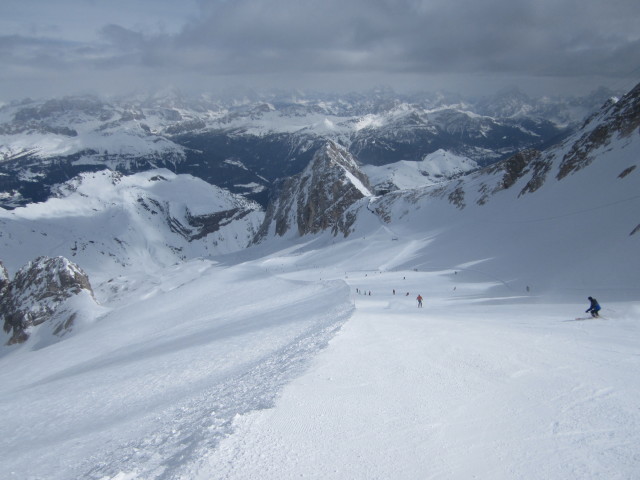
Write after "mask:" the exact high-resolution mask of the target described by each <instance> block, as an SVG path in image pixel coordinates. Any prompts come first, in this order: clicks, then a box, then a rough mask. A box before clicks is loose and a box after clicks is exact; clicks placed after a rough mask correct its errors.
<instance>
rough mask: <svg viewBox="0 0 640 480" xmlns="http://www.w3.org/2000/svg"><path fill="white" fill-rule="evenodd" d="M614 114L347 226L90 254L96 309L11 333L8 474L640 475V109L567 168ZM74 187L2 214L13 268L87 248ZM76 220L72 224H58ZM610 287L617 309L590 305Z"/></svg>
mask: <svg viewBox="0 0 640 480" xmlns="http://www.w3.org/2000/svg"><path fill="white" fill-rule="evenodd" d="M610 108H611V107H610ZM609 112H611V110H609ZM607 115H608V114H604V115H603V117H601V118H600V119H595V120H594V122H596V123H592V124H591V126H590V127H587V128H588V129H589V130H585V131H584V132H582V133H583V134H584V135H586V136H585V137H580V134H578V135H577V136H576V137H574V138H573V139H572V140H570V141H568V142H567V143H565V144H563V145H561V146H559V147H558V148H557V149H554V150H551V151H548V152H543V153H540V154H533V155H529V156H527V157H526V159H525V158H524V157H523V158H522V159H520V160H518V159H516V160H515V161H516V162H524V163H522V164H519V163H517V164H514V163H505V164H502V165H499V166H497V167H496V168H492V169H489V170H486V171H484V172H477V173H474V174H472V175H471V176H467V177H461V178H460V179H459V180H454V181H453V182H450V183H446V184H440V185H432V186H427V187H420V188H418V189H415V188H413V189H410V190H398V191H396V192H391V193H389V194H387V195H385V196H382V197H373V196H365V197H364V198H360V199H359V200H357V202H356V203H355V204H354V207H353V208H354V210H353V213H354V214H356V221H355V223H354V224H353V226H352V228H351V233H350V234H349V236H348V237H346V238H342V237H341V236H333V235H331V234H330V233H329V232H324V233H321V234H317V235H306V236H302V237H297V238H295V237H286V238H284V237H276V238H273V237H271V238H268V239H267V240H266V241H264V242H263V243H261V244H259V245H256V246H253V247H250V248H246V249H241V248H236V249H230V250H226V251H221V252H218V253H226V254H225V255H217V256H215V257H208V256H207V258H197V257H198V255H202V256H205V255H206V252H203V251H202V249H201V247H193V250H189V249H188V245H190V244H186V243H185V244H184V245H183V247H184V248H185V250H184V255H185V257H186V258H185V260H182V261H178V260H179V258H177V257H176V256H175V252H174V250H173V249H172V247H173V246H175V245H167V244H165V243H163V242H161V241H158V242H153V243H152V244H151V245H153V251H154V254H153V255H151V256H150V257H147V256H145V255H143V254H142V253H140V254H139V255H134V256H132V257H131V259H130V263H129V264H126V262H125V265H121V264H119V263H117V262H114V261H113V260H112V258H111V257H110V255H108V254H107V255H105V256H101V255H95V254H91V255H86V256H82V255H78V258H75V259H74V261H77V262H78V264H79V266H80V267H82V268H83V269H84V270H85V271H87V272H89V274H90V276H92V275H94V273H95V276H97V277H98V279H96V280H94V278H93V276H92V277H91V280H92V286H93V288H94V291H95V295H96V298H97V299H98V300H99V301H100V302H101V306H100V308H101V309H102V310H101V311H99V312H95V313H96V314H95V315H94V317H93V318H94V321H93V322H92V323H90V324H85V325H84V326H83V328H82V329H80V330H79V331H76V332H74V334H73V335H68V336H67V337H66V338H65V339H64V340H62V341H60V342H57V343H54V344H50V345H48V346H46V348H40V347H41V346H42V339H43V335H44V333H43V332H40V331H39V330H38V331H35V332H34V333H33V335H32V337H30V338H29V340H28V341H27V342H25V343H24V344H21V345H14V346H2V347H1V350H0V412H1V418H0V425H1V426H2V431H3V435H2V436H0V451H1V452H2V455H1V456H0V469H1V471H2V472H4V473H3V474H4V475H5V476H6V477H7V478H20V479H22V478H30V479H45V478H46V479H53V480H58V479H60V480H62V479H65V480H67V479H100V480H125V479H126V480H143V479H144V480H148V479H185V480H186V479H190V480H191V479H202V480H204V479H212V478H221V479H243V480H244V479H289V478H300V477H304V478H317V479H344V478H353V479H375V478H380V479H382V478H398V479H415V478H434V479H435V478H447V479H467V478H473V477H475V478H482V479H492V480H495V479H504V480H507V479H514V478H526V479H540V480H542V479H585V478H607V479H633V478H635V477H636V476H637V473H638V471H640V455H639V453H638V448H637V445H638V443H639V442H640V410H638V406H637V399H638V398H640V379H639V377H638V375H637V372H638V368H639V367H640V342H638V340H639V338H640V277H639V275H640V273H639V272H640V259H639V257H638V255H637V252H638V246H639V243H638V242H640V234H639V233H638V230H639V229H638V228H637V226H638V222H640V219H639V218H638V217H637V212H638V211H640V209H639V208H638V207H640V196H639V195H638V192H639V191H640V188H639V187H640V176H639V175H640V172H639V169H638V168H637V163H638V158H640V141H639V140H640V135H639V132H638V129H637V127H634V128H633V129H632V131H631V132H630V133H628V134H624V135H619V134H618V133H619V132H614V131H611V132H610V133H612V135H610V136H609V137H608V138H607V139H606V141H605V142H604V143H601V144H598V142H591V143H589V144H590V145H591V147H589V148H587V147H585V149H584V152H585V153H587V154H588V155H587V156H586V157H585V158H588V161H587V162H585V163H584V164H582V166H581V168H578V169H573V170H572V173H570V174H569V175H564V176H562V175H559V172H560V170H561V169H562V166H563V163H562V162H563V159H566V158H570V157H568V156H567V155H569V154H570V152H572V151H573V150H572V147H573V146H574V145H576V141H577V140H578V139H579V138H584V139H585V141H586V140H587V139H589V138H591V139H592V140H595V139H597V138H602V136H596V137H591V136H589V135H588V132H594V131H600V132H602V130H598V126H601V125H604V124H603V123H602V122H605V121H609V120H607V119H611V118H612V117H610V116H607ZM616 118H618V117H616ZM598 122H600V123H598ZM584 145H586V143H584ZM541 159H544V160H545V161H547V162H546V163H545V165H542V164H540V163H539V162H538V161H539V160H541ZM527 162H529V163H527ZM518 165H520V167H519V168H515V169H514V166H518ZM543 167H544V168H543ZM541 172H544V175H545V176H544V181H542V182H536V187H537V188H535V189H527V188H525V187H526V186H527V185H530V182H531V181H532V179H533V178H534V177H536V179H537V178H538V176H539V175H541ZM142 178H143V179H146V178H147V177H142ZM147 180H150V179H147ZM147 180H144V181H142V180H141V177H135V178H132V179H130V180H127V181H133V182H135V183H136V184H138V183H140V182H141V181H142V184H143V185H148V183H147ZM177 180H179V181H182V180H184V181H186V179H184V178H182V177H180V178H178V179H177ZM192 180H193V179H191V180H189V182H191V181H192ZM152 185H155V183H152ZM507 186H508V188H507ZM523 191H524V193H522V192H523ZM190 192H191V193H193V196H194V200H195V199H196V198H201V197H199V195H196V193H197V192H196V191H195V190H193V191H192V190H190ZM68 198H71V197H68ZM82 198H85V197H82ZM136 198H140V197H136ZM144 198H149V197H144ZM153 198H155V199H156V200H158V201H159V199H161V198H162V197H161V196H158V197H153ZM187 200H188V199H187ZM50 202H52V203H50ZM57 202H58V200H50V201H49V202H47V203H46V204H43V205H40V206H35V205H34V206H30V207H27V208H26V209H24V210H22V209H16V210H15V211H14V212H15V213H13V214H12V215H13V216H12V217H7V216H3V217H2V221H3V230H2V232H3V237H2V242H1V243H0V258H2V259H3V261H4V263H5V265H6V266H7V270H8V271H9V273H10V274H13V272H15V271H16V270H17V268H19V267H20V266H21V264H22V263H24V262H23V261H22V259H21V258H20V257H21V256H24V255H26V253H24V254H23V253H20V252H23V251H25V252H27V253H28V254H29V255H32V256H35V254H36V253H38V252H39V251H40V250H42V249H43V248H45V245H46V248H47V249H49V250H51V251H53V250H57V249H61V248H68V247H66V246H64V243H65V242H67V243H68V241H69V239H70V238H72V235H71V232H72V230H73V228H75V227H76V226H78V225H80V226H82V225H83V222H84V220H81V218H82V215H78V212H83V211H85V210H82V208H81V207H80V206H79V204H76V205H75V206H74V207H73V208H72V209H69V210H64V209H63V208H62V206H61V205H68V204H66V203H65V204H60V203H57ZM185 202H186V203H189V202H187V201H186V200H185ZM87 203H88V204H89V205H90V202H88V201H87ZM125 204H126V205H128V203H125ZM58 205H60V207H57V206H58ZM54 207H55V208H54ZM30 209H31V210H30ZM172 211H173V210H172ZM206 211H207V212H210V210H206ZM30 212H31V213H30ZM198 213H201V212H198ZM3 215H4V214H3ZM149 216H150V217H149V218H155V217H156V215H153V214H149ZM86 217H87V218H88V219H90V218H92V214H91V207H89V208H88V209H87V210H86ZM181 218H182V217H181ZM27 220H28V221H29V222H34V223H25V222H27ZM60 225H62V226H64V227H65V228H67V229H68V230H69V231H70V233H69V236H68V237H55V236H54V237H52V238H54V239H57V240H56V241H52V242H51V243H46V242H45V243H42V241H41V238H40V237H43V236H44V234H47V236H49V232H52V231H59V229H60V228H61V227H60ZM162 225H165V224H164V223H163V224H162ZM232 225H236V224H235V223H233V224H232ZM105 228H106V227H105ZM158 228H159V227H158ZM57 229H58V230H57ZM31 230H33V231H31ZM29 231H31V235H28V232H29ZM81 231H86V229H85V227H82V229H81ZM154 231H157V230H153V229H151V228H149V229H148V230H147V232H148V233H149V234H151V233H152V232H154ZM160 231H161V232H163V235H168V234H167V232H168V231H169V232H172V230H170V229H166V228H164V227H163V229H161V230H160ZM20 232H22V233H20ZM111 238H112V237H111V236H109V237H108V239H111ZM117 238H120V237H117ZM145 238H146V236H145V235H140V236H135V235H133V234H131V235H130V236H128V237H127V242H129V245H128V248H127V249H126V250H125V251H130V250H134V251H139V252H145V251H146V249H147V248H149V247H148V245H150V244H149V243H144V242H145ZM17 239H19V241H20V242H22V244H21V245H18V244H17V243H16V240H17ZM58 239H59V240H58ZM108 239H107V237H105V241H104V243H105V247H104V248H107V247H109V248H112V247H113V246H114V245H118V244H119V243H118V242H117V241H115V240H108ZM107 240H108V241H107ZM58 242H60V243H58ZM200 245H202V244H200ZM101 248H102V247H101ZM105 251H108V250H105ZM171 252H173V255H174V257H171ZM41 253H45V252H41ZM51 253H52V254H53V253H55V252H51ZM170 258H173V259H174V261H178V263H174V262H169V261H167V259H170ZM140 265H142V266H143V267H144V268H138V267H139V266H140ZM418 294H421V295H422V296H423V297H424V298H425V300H424V307H423V308H418V307H417V304H416V300H415V298H416V296H417V295H418ZM589 295H592V296H595V297H596V298H597V299H598V300H599V301H600V302H601V304H602V306H603V310H602V312H601V314H602V316H603V318H600V319H591V318H590V317H588V316H587V315H586V314H585V313H584V310H586V308H587V306H588V302H587V296H589ZM5 341H6V338H5V339H3V344H4V343H5ZM38 342H39V343H38Z"/></svg>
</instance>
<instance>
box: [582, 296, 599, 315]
mask: <svg viewBox="0 0 640 480" xmlns="http://www.w3.org/2000/svg"><path fill="white" fill-rule="evenodd" d="M588 298H589V301H590V302H591V305H590V306H589V309H588V310H587V311H586V312H585V313H591V316H592V317H593V318H598V317H599V316H600V315H599V314H598V312H599V311H600V304H599V303H598V301H597V300H596V299H595V298H593V297H588Z"/></svg>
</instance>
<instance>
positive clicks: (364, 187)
mask: <svg viewBox="0 0 640 480" xmlns="http://www.w3.org/2000/svg"><path fill="white" fill-rule="evenodd" d="M369 188H370V187H369V182H368V179H367V177H366V175H364V174H363V173H362V171H361V170H360V169H359V167H358V165H357V163H356V162H355V160H354V159H353V157H352V156H351V155H350V154H349V152H347V151H346V150H345V149H344V148H342V147H340V146H339V145H337V144H336V143H333V142H328V143H327V144H326V145H325V146H324V148H323V149H321V150H319V151H318V152H317V153H316V154H315V156H314V157H313V160H312V161H311V163H310V164H309V165H308V166H307V168H305V170H304V171H303V172H301V173H299V174H298V175H295V176H293V177H290V178H288V179H286V180H285V181H284V182H283V184H282V188H281V189H280V190H279V192H278V195H277V197H276V198H275V199H274V200H273V201H272V202H271V203H270V204H269V207H268V209H267V213H266V216H265V221H264V224H263V225H262V227H261V228H260V231H259V232H258V235H257V237H256V241H258V242H259V241H261V240H263V239H264V238H266V237H267V236H270V235H277V236H280V237H282V236H285V235H289V234H291V232H295V235H299V236H302V235H307V234H313V233H319V232H322V231H324V230H329V231H331V233H332V234H333V235H337V234H338V233H342V234H343V235H345V236H347V235H348V233H349V229H350V227H351V225H352V224H353V222H354V221H355V216H354V215H353V214H352V213H350V212H348V210H349V208H350V207H351V206H352V205H353V204H354V203H355V202H357V201H358V200H359V199H361V198H364V197H365V196H370V195H371V193H370V191H369Z"/></svg>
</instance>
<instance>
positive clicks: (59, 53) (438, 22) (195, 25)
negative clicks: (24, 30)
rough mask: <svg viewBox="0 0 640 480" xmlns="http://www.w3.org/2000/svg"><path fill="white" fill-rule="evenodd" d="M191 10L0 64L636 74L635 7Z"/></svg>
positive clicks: (180, 71)
mask: <svg viewBox="0 0 640 480" xmlns="http://www.w3.org/2000/svg"><path fill="white" fill-rule="evenodd" d="M167 1H168V0H167ZM158 2H159V3H158V6H160V5H161V4H163V3H164V1H163V0H158ZM199 6H200V11H199V12H198V14H197V15H196V14H194V15H189V16H185V17H184V18H189V20H188V21H187V23H183V24H182V26H181V28H170V29H169V31H172V32H173V33H171V34H169V33H160V32H158V31H156V32H153V31H149V30H147V31H144V32H143V31H142V30H140V29H137V28H136V27H133V26H131V24H129V26H128V27H125V26H124V24H120V23H118V22H115V23H114V22H113V21H111V22H109V23H107V24H106V25H100V27H99V30H97V31H96V33H98V35H97V36H96V37H95V39H94V40H89V39H87V38H86V35H85V37H83V38H82V40H80V39H77V40H75V41H74V40H69V39H67V40H62V39H60V38H45V37H36V36H34V37H31V38H29V37H27V36H26V34H25V35H24V36H22V35H18V36H16V35H13V36H5V37H0V59H1V60H2V61H3V63H4V64H5V69H8V70H9V71H11V69H12V68H14V67H16V68H17V67H18V66H24V65H26V64H29V65H30V66H31V67H32V68H33V70H36V71H38V70H39V71H40V72H41V74H42V75H43V76H46V74H47V70H48V69H49V70H50V71H54V70H55V71H59V70H61V69H62V68H68V69H70V70H72V71H73V73H74V75H75V78H76V79H77V80H78V81H81V78H82V72H86V74H87V76H88V77H91V78H95V75H94V73H95V71H96V70H101V71H102V72H103V73H104V74H105V75H108V74H112V75H119V74H120V71H121V70H122V69H126V70H127V72H132V71H135V72H136V75H138V76H139V79H138V80H139V81H141V82H142V83H144V79H145V78H146V79H154V80H156V81H158V80H159V79H160V78H161V77H162V76H167V77H171V78H172V79H174V80H175V78H176V77H182V78H184V80H183V81H184V83H189V82H192V83H193V82H194V81H195V80H193V79H195V77H200V79H203V78H206V79H209V80H210V81H211V82H212V81H213V79H214V78H216V77H219V76H226V77H231V76H233V77H235V78H242V77H243V76H250V77H252V78H254V79H256V78H259V77H260V75H274V76H278V77H279V78H281V77H287V76H288V77H289V78H290V80H291V81H292V82H293V81H295V80H296V79H297V78H299V79H301V81H302V79H303V78H304V79H308V78H309V77H314V78H320V77H322V76H325V75H334V76H338V75H352V76H353V75H355V76H359V78H362V76H366V77H369V78H371V79H372V81H375V79H376V78H382V77H384V78H385V80H384V81H388V80H389V79H390V78H393V77H394V76H397V77H400V76H402V75H405V76H406V75H415V76H418V77H419V76H429V75H431V76H433V75H440V76H446V75H461V76H468V77H469V78H470V79H471V77H473V76H475V75H504V76H510V77H525V76H538V77H545V78H554V77H558V78H560V77H563V78H570V77H576V78H577V77H581V76H591V75H598V76H599V77H601V78H603V77H609V78H617V77H619V78H624V77H629V76H630V75H632V72H633V71H634V69H637V68H638V66H640V48H638V46H639V45H638V42H639V41H640V32H639V31H638V28H637V25H638V21H639V20H640V4H638V2H637V1H636V0H633V1H631V0H610V1H609V2H606V4H605V3H604V2H601V1H600V0H580V1H578V0H537V1H535V2H534V1H529V0H527V1H513V0H485V1H482V2H478V1H477V0H457V1H455V2H453V1H451V0H269V1H265V0H200V2H199ZM120 8H122V4H120ZM125 13H126V12H125ZM149 14H150V16H152V15H153V9H151V10H149ZM112 18H113V17H111V19H112ZM122 18H123V19H124V18H126V15H124V13H123V17H122ZM167 18H168V17H166V16H165V17H164V21H166V19H167ZM184 18H183V20H184ZM151 21H152V19H151V18H149V22H151ZM174 27H175V26H174ZM176 32H177V33H176ZM85 33H86V32H85ZM16 75H17V74H16ZM130 78H131V81H132V82H133V81H135V80H136V79H134V78H132V77H130ZM300 86H303V85H300Z"/></svg>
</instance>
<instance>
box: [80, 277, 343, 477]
mask: <svg viewBox="0 0 640 480" xmlns="http://www.w3.org/2000/svg"><path fill="white" fill-rule="evenodd" d="M323 283H326V284H338V283H341V284H343V285H344V287H341V288H340V289H341V290H342V289H348V288H349V287H348V286H347V285H346V284H345V283H344V282H342V281H330V282H323ZM354 310H355V307H354V306H353V304H352V303H351V302H350V300H348V301H345V302H341V303H339V304H336V305H334V306H333V308H331V309H330V310H328V311H326V312H324V313H323V314H322V315H319V316H318V319H317V321H315V322H314V323H313V325H312V326H311V327H310V328H309V329H307V330H306V331H304V332H302V333H301V334H300V335H298V336H297V337H295V338H294V339H292V341H291V342H289V343H288V344H287V345H285V346H284V347H282V348H280V349H278V350H275V351H273V352H270V353H269V354H267V355H265V356H263V357H261V358H259V359H256V360H255V361H253V362H251V363H250V364H249V365H245V366H241V367H240V368H239V369H242V370H244V371H242V372H239V373H237V374H236V375H232V376H230V377H228V378H225V379H223V380H221V381H220V382H219V383H217V384H216V385H214V386H212V387H210V388H208V389H205V390H203V391H202V392H200V393H199V394H198V395H197V396H194V397H191V398H188V399H186V400H183V401H180V402H178V403H177V404H176V405H174V406H172V407H171V408H170V409H169V410H167V411H165V412H162V413H163V414H162V417H163V418H164V419H165V420H166V421H165V422H164V423H163V424H162V425H161V428H159V429H158V428H155V429H154V430H153V432H151V433H150V434H149V435H147V436H145V437H144V438H142V439H140V440H137V441H133V442H128V443H125V444H123V445H120V446H118V447H117V448H116V449H115V450H112V451H107V452H104V453H103V454H102V455H101V457H102V458H95V457H94V458H90V459H87V460H86V461H85V462H84V465H81V466H79V468H78V471H79V472H83V473H81V474H78V475H77V476H75V477H73V478H75V479H77V480H84V479H96V480H98V479H111V478H114V479H115V478H120V476H119V475H123V474H124V475H125V477H124V478H129V477H128V476H126V475H127V474H133V475H135V476H134V477H132V478H140V479H142V478H156V479H166V480H174V479H175V480H178V479H184V478H190V475H189V472H190V471H192V470H193V469H194V468H195V466H197V465H199V460H200V459H202V458H204V456H205V454H206V453H208V452H210V451H211V450H212V449H214V448H215V447H216V446H217V445H218V444H219V442H220V441H221V440H222V439H223V438H225V437H226V436H228V435H230V434H232V433H233V432H234V422H235V420H236V418H237V417H238V416H242V415H245V414H247V413H249V412H252V411H256V410H264V409H269V408H272V407H273V406H274V403H275V400H276V398H277V397H278V396H279V394H280V392H281V390H282V388H283V387H284V386H285V385H287V384H288V383H289V382H290V381H291V380H292V379H293V378H295V377H297V376H299V375H300V374H302V373H303V372H304V370H305V368H306V367H307V366H308V364H309V362H310V361H311V360H312V359H313V358H314V356H315V355H316V354H317V353H318V352H319V351H321V350H322V349H324V348H326V346H327V345H328V343H329V341H330V340H331V339H332V338H333V337H334V335H335V334H336V333H337V332H338V331H339V330H340V329H341V328H342V326H343V324H344V323H345V322H346V321H347V320H348V319H349V318H350V317H351V316H352V315H353V312H354ZM156 425H157V422H156ZM116 459H118V460H116Z"/></svg>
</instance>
